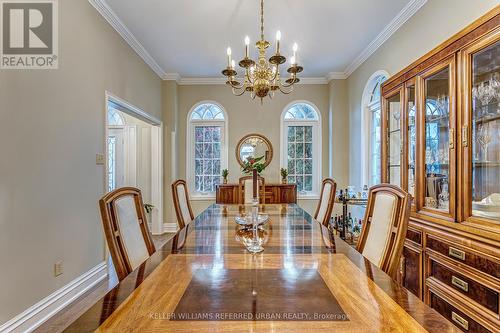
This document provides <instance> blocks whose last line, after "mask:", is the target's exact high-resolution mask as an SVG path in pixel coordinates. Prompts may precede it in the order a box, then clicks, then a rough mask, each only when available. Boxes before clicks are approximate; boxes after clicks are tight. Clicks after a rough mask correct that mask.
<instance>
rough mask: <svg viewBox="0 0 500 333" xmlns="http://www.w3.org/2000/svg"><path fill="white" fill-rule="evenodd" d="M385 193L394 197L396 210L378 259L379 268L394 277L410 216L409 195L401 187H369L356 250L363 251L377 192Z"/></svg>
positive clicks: (386, 185)
mask: <svg viewBox="0 0 500 333" xmlns="http://www.w3.org/2000/svg"><path fill="white" fill-rule="evenodd" d="M380 193H385V194H389V195H392V196H394V197H395V198H396V203H395V205H396V211H395V213H394V221H393V224H392V228H391V230H390V235H389V240H388V242H387V243H386V244H387V245H386V248H385V249H384V253H383V255H382V260H381V261H380V269H382V270H383V271H384V272H386V273H387V274H388V275H390V276H391V277H393V278H395V277H396V273H397V270H398V268H399V261H400V258H401V255H402V253H403V246H404V242H405V238H406V231H407V229H408V221H409V218H410V195H409V194H408V193H407V192H405V191H403V190H402V189H401V188H399V187H397V186H394V185H391V184H379V185H375V186H373V187H372V188H370V192H369V194H368V205H367V207H366V212H365V217H364V223H363V228H362V230H361V234H360V236H359V241H358V244H357V246H356V249H357V250H358V252H360V253H363V249H364V248H365V245H366V239H367V237H368V233H369V232H370V227H371V222H372V216H373V209H374V207H375V198H376V195H377V194H380Z"/></svg>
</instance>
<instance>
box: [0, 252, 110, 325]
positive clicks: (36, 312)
mask: <svg viewBox="0 0 500 333" xmlns="http://www.w3.org/2000/svg"><path fill="white" fill-rule="evenodd" d="M106 276H108V270H107V265H106V262H102V263H100V264H99V265H97V266H95V267H94V268H92V269H91V270H89V271H88V272H86V273H84V274H83V275H81V276H79V277H77V278H76V279H74V280H73V281H71V282H70V283H68V284H67V285H65V286H64V287H62V288H61V289H59V290H56V291H55V292H53V293H52V294H51V295H49V296H47V297H45V298H44V299H42V300H41V301H40V302H38V303H36V304H35V305H33V306H31V307H30V308H28V309H27V310H25V311H24V312H22V313H20V314H19V315H17V316H15V317H14V318H12V319H11V320H9V321H8V322H6V323H4V324H2V325H1V326H0V333H7V332H9V333H10V332H31V331H33V330H35V329H36V328H37V327H39V326H40V325H41V324H43V323H44V322H45V321H47V320H48V319H49V318H51V317H53V316H54V315H56V314H57V313H58V312H59V311H61V310H62V309H64V307H66V306H67V305H68V304H70V303H71V302H73V301H74V300H75V299H77V298H78V297H80V296H81V295H83V294H84V293H85V292H87V291H88V290H90V289H91V288H92V287H94V286H95V285H97V284H98V283H99V282H101V281H102V280H104V279H105V278H106Z"/></svg>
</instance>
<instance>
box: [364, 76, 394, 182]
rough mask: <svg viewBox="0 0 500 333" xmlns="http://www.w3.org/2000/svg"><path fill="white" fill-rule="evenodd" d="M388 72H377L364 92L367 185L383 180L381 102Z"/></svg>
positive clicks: (365, 175) (365, 178) (365, 176)
mask: <svg viewBox="0 0 500 333" xmlns="http://www.w3.org/2000/svg"><path fill="white" fill-rule="evenodd" d="M387 77H388V74H387V73H386V72H384V71H377V72H375V73H374V74H373V75H372V76H371V77H370V79H369V80H368V82H367V84H366V87H365V91H364V94H363V99H362V101H363V102H362V103H363V109H364V112H365V114H364V115H363V119H366V120H365V121H364V122H363V127H364V131H363V133H366V134H364V139H363V141H364V149H363V151H364V153H363V154H364V157H363V165H364V168H365V170H367V171H366V173H363V179H364V180H365V181H366V183H365V184H366V185H370V186H372V185H375V184H379V183H380V181H381V178H380V177H381V173H382V171H381V154H382V141H381V140H382V138H381V131H382V128H381V126H382V122H381V117H382V113H381V112H382V111H381V104H380V96H381V89H380V88H381V85H382V83H383V82H384V81H385V80H387Z"/></svg>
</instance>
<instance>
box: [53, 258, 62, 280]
mask: <svg viewBox="0 0 500 333" xmlns="http://www.w3.org/2000/svg"><path fill="white" fill-rule="evenodd" d="M62 273H63V267H62V261H58V262H56V263H55V264H54V276H56V277H57V276H59V275H62Z"/></svg>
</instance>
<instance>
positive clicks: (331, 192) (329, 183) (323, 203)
mask: <svg viewBox="0 0 500 333" xmlns="http://www.w3.org/2000/svg"><path fill="white" fill-rule="evenodd" d="M336 191H337V184H336V183H335V181H334V180H333V179H330V178H326V179H324V180H323V183H322V186H321V196H320V198H319V202H318V206H317V208H316V214H314V218H315V219H316V220H317V221H319V222H320V223H321V224H323V225H324V226H326V227H328V223H329V221H330V217H331V215H332V211H333V205H334V203H335V192H336Z"/></svg>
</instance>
